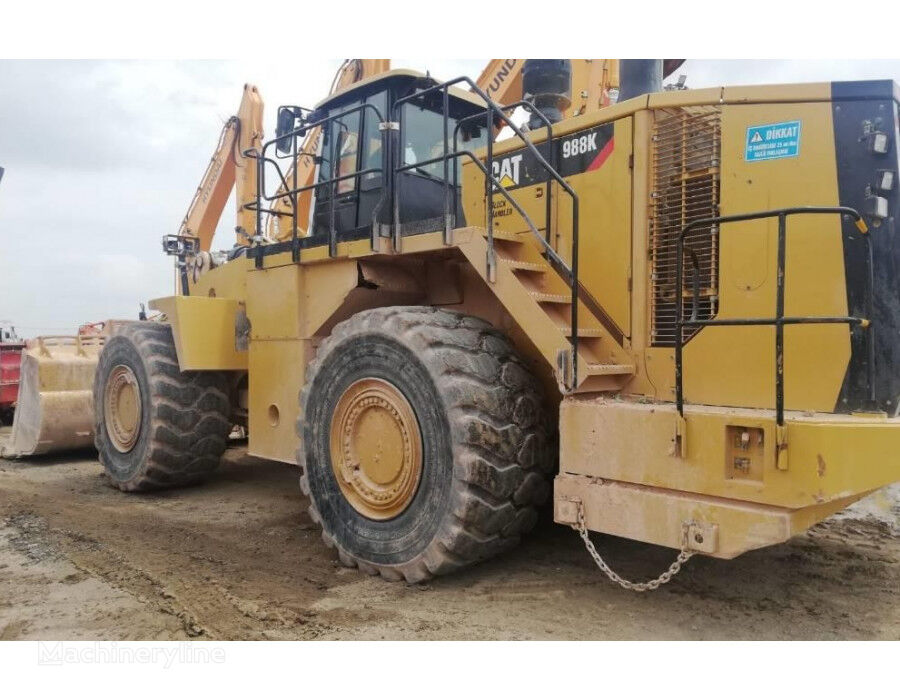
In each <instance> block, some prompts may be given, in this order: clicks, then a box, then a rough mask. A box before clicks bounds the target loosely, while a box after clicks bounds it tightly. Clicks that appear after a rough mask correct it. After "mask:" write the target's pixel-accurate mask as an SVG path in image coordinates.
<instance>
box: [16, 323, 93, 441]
mask: <svg viewBox="0 0 900 700" xmlns="http://www.w3.org/2000/svg"><path fill="white" fill-rule="evenodd" d="M103 341H104V338H103V337H101V336H99V335H93V336H43V337H39V338H35V339H34V340H29V341H28V342H27V343H26V347H25V350H24V351H23V353H22V366H21V371H20V376H19V397H18V402H17V404H16V412H15V415H14V417H13V425H12V432H11V434H10V437H9V440H8V442H7V443H6V444H5V445H3V446H2V448H0V456H3V457H13V458H15V457H27V456H29V455H41V454H47V453H49V452H58V451H62V450H73V449H79V448H84V447H90V446H92V445H93V444H94V411H93V399H92V391H93V383H94V373H95V372H96V370H97V360H98V358H99V356H100V350H101V349H102V347H103Z"/></svg>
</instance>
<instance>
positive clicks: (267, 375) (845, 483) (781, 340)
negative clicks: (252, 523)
mask: <svg viewBox="0 0 900 700" xmlns="http://www.w3.org/2000/svg"><path fill="white" fill-rule="evenodd" d="M574 65H575V66H577V62H574ZM585 65H587V64H585ZM494 68H497V66H494ZM614 68H615V70H614V71H613V70H612V69H613V66H610V72H609V73H608V74H607V77H606V78H604V79H603V81H601V82H598V83H596V84H597V85H601V84H605V83H606V82H607V81H608V82H609V84H613V82H614V81H613V80H612V78H613V77H615V79H616V81H617V82H618V89H619V92H620V97H621V99H620V101H618V102H617V103H615V104H610V105H607V106H602V107H601V106H599V105H597V108H596V109H592V108H591V105H587V106H586V108H585V109H582V108H581V107H577V106H576V107H575V108H574V110H573V105H576V103H577V102H578V98H575V97H574V96H573V94H572V89H571V88H572V80H573V77H572V76H573V73H574V67H573V62H570V61H568V60H565V59H563V60H527V61H525V62H524V63H523V64H522V66H521V70H520V72H519V73H518V76H519V77H517V78H515V81H518V80H519V79H521V88H515V89H521V92H522V94H523V95H524V96H526V99H527V97H528V96H530V97H531V99H530V100H528V104H527V105H526V106H525V108H526V109H527V111H529V112H530V115H529V127H530V128H529V129H528V130H527V131H526V130H523V129H522V128H520V127H519V126H517V125H516V124H515V122H513V121H512V120H511V119H510V118H509V116H508V114H507V111H508V110H504V107H502V106H501V105H499V104H497V103H496V102H494V101H493V100H492V99H491V98H490V95H489V94H488V93H489V92H490V91H486V90H484V89H482V87H479V86H478V84H476V83H475V82H474V81H470V80H468V79H460V80H457V81H453V82H452V83H439V82H438V81H436V80H434V79H432V78H430V77H427V76H423V75H421V74H418V73H415V72H412V71H403V70H393V71H389V72H387V73H383V74H380V75H378V76H375V77H371V78H369V79H366V80H362V81H360V82H358V83H355V84H353V85H350V86H348V87H346V88H345V89H343V90H341V91H338V92H337V93H335V94H334V95H332V96H330V97H329V98H328V99H326V100H325V101H324V102H322V103H320V104H319V105H317V106H316V107H315V108H314V109H300V108H297V107H283V108H281V110H280V112H279V120H278V122H279V129H278V133H277V134H276V137H275V138H273V139H271V140H269V141H265V142H263V141H262V137H261V135H260V136H259V138H258V139H257V141H256V142H255V143H254V144H253V145H251V146H250V147H249V148H247V149H246V150H244V151H243V152H242V157H244V158H247V159H251V160H253V162H255V163H256V166H257V168H256V180H255V182H256V188H255V191H254V192H253V193H252V196H247V192H243V193H242V192H241V191H240V190H239V207H240V208H241V211H242V212H243V213H245V214H246V212H252V213H253V215H254V217H255V223H252V224H251V223H250V222H248V223H247V224H246V226H251V227H252V228H245V231H246V233H247V234H249V235H248V236H246V238H245V239H244V240H242V239H240V238H239V239H238V245H237V246H236V247H235V248H233V249H232V250H230V251H227V252H226V253H221V254H214V255H210V254H208V253H206V251H205V250H204V245H205V239H203V238H201V237H200V236H196V235H184V234H182V235H179V236H170V237H166V239H165V241H164V247H165V249H166V252H168V253H169V254H171V255H173V256H175V258H176V261H177V265H178V269H179V276H180V292H181V293H179V294H177V295H175V296H172V297H167V298H163V299H157V300H155V301H154V302H152V306H153V307H154V308H155V309H157V310H159V311H161V312H163V313H165V316H166V319H167V322H166V323H165V324H160V323H136V324H126V325H124V326H122V327H120V328H119V329H117V331H116V333H115V335H113V337H111V338H110V339H109V341H108V342H107V343H106V345H105V347H104V349H103V352H102V354H101V357H100V362H99V366H98V371H97V375H96V379H95V384H94V404H95V407H96V409H97V410H96V420H95V430H96V435H97V446H98V449H99V450H100V456H101V460H102V461H103V463H104V465H105V468H106V470H107V473H108V474H109V476H110V478H111V479H112V481H113V482H114V483H115V484H116V485H117V486H119V487H120V488H122V489H123V490H144V489H148V488H158V487H164V486H171V485H178V484H182V483H187V482H193V481H198V480H201V479H202V478H204V477H205V476H206V475H207V474H208V473H209V472H210V471H211V470H212V469H214V468H215V466H216V464H217V463H218V459H219V456H220V455H221V453H222V451H223V450H224V447H225V437H226V435H227V432H228V429H229V427H230V426H231V424H232V423H234V422H243V423H245V424H246V426H247V428H248V434H249V443H248V449H249V451H250V453H251V454H254V455H258V456H261V457H266V458H269V459H275V460H280V461H284V462H288V463H297V464H299V465H300V467H301V470H302V478H301V485H302V487H303V490H304V493H306V495H308V496H309V498H310V502H311V505H310V513H311V515H312V517H313V518H314V520H315V521H316V522H317V523H319V524H320V525H321V526H322V529H323V537H324V539H325V541H326V543H327V544H329V545H333V546H335V547H336V548H337V551H338V553H339V556H340V558H341V560H342V561H343V562H344V563H345V564H347V565H351V566H359V567H360V568H361V569H362V570H364V571H367V572H370V573H379V574H381V575H382V576H384V577H385V578H388V579H391V580H394V579H401V578H405V579H406V580H408V581H419V580H422V579H425V578H428V577H430V576H433V575H437V574H443V573H447V572H450V571H454V570H456V569H459V568H460V567H463V566H466V565H468V564H471V563H474V562H477V561H480V560H482V559H485V558H487V557H489V556H492V555H494V554H496V553H498V552H500V551H504V550H506V549H508V548H509V547H510V546H512V545H514V544H515V543H516V542H517V541H518V540H519V538H520V537H521V535H522V534H524V533H525V532H527V531H528V530H529V529H530V528H531V527H532V526H533V524H534V522H535V520H536V517H537V508H538V507H539V505H540V504H541V503H542V502H543V501H544V500H545V499H546V498H547V497H548V496H549V495H550V493H551V483H552V494H553V500H554V513H555V519H556V520H557V522H560V523H564V524H567V525H571V526H573V527H576V528H577V529H579V530H580V531H581V533H582V537H583V538H584V539H585V541H586V544H588V547H589V550H590V551H591V553H592V554H593V555H594V556H595V558H596V559H597V560H598V563H601V565H602V566H604V567H605V564H603V563H602V560H601V559H600V558H599V555H597V554H596V550H594V549H593V545H592V544H591V543H590V540H589V539H588V536H587V533H588V531H589V530H593V531H599V532H605V533H611V534H616V535H621V536H624V537H629V538H633V539H636V540H641V541H645V542H652V543H655V544H660V545H665V546H668V547H672V548H674V549H677V550H680V553H679V556H678V559H677V560H676V562H675V564H674V565H673V568H672V569H671V570H670V571H669V572H667V574H665V575H664V576H663V577H661V579H659V580H657V581H654V582H650V583H649V584H647V585H646V586H640V585H639V586H636V587H637V588H638V589H639V590H644V589H646V588H653V587H655V586H656V585H659V583H660V582H664V581H665V580H668V578H669V577H670V576H671V575H672V572H673V571H676V570H677V567H678V566H680V564H681V563H683V562H684V561H685V560H686V559H687V558H688V557H689V556H691V555H692V554H694V553H698V552H699V553H703V554H707V555H710V556H715V557H721V558H730V557H734V556H736V555H738V554H740V553H742V552H745V551H747V550H751V549H754V548H757V547H762V546H766V545H771V544H774V543H777V542H781V541H784V540H785V539H787V538H789V537H790V536H792V535H793V534H795V533H798V532H801V531H802V530H803V529H805V528H808V527H809V526H811V525H812V524H814V523H816V522H818V521H820V520H821V519H823V518H825V517H826V516H828V515H829V514H831V513H834V512H835V511H837V510H839V509H841V508H843V507H845V506H846V505H848V504H849V503H851V502H853V501H854V500H857V499H859V498H861V497H862V496H864V495H865V494H867V493H870V492H871V491H872V490H874V489H877V488H879V487H880V486H883V485H885V484H889V483H891V482H893V481H897V480H898V479H900V422H898V420H900V419H898V418H896V417H895V416H896V414H897V410H898V406H897V400H898V398H900V371H898V367H900V357H897V355H898V353H900V349H898V348H897V347H896V344H895V343H894V342H893V338H894V337H895V335H896V333H897V332H900V305H898V303H897V298H898V297H897V288H896V284H897V283H896V281H895V280H896V278H895V275H894V274H893V262H892V261H893V260H894V257H895V255H896V253H895V251H894V242H893V235H892V234H893V225H894V224H893V221H894V219H893V216H894V215H895V213H896V212H897V207H898V204H900V202H898V195H897V191H898V188H897V184H896V179H897V172H898V156H897V138H898V116H897V110H898V102H900V91H898V88H897V86H896V85H895V84H894V83H892V82H890V81H884V82H866V83H821V84H811V85H780V86H760V87H747V88H741V87H724V88H715V89H704V90H678V91H671V92H662V91H660V88H661V79H662V74H663V71H664V69H663V62H662V61H660V60H652V61H621V62H618V64H616V65H615V66H614ZM494 91H495V92H496V90H494ZM598 94H602V91H601V92H600V93H598ZM591 99H594V100H595V99H598V98H596V96H595V97H594V98H591ZM600 99H601V102H602V98H600ZM567 110H573V111H574V112H578V113H577V114H573V113H572V112H571V111H570V112H568V113H567ZM582 112H583V113H582ZM501 128H508V129H510V130H511V131H512V132H513V136H512V137H511V138H508V139H504V140H502V141H497V142H495V141H494V135H495V134H496V133H498V131H500V130H501ZM315 129H318V130H320V132H319V133H320V134H321V138H320V139H319V140H318V142H317V143H316V148H315V156H314V157H312V162H313V164H314V166H315V167H314V173H313V175H312V177H311V178H309V179H307V180H302V179H301V178H299V177H297V178H296V179H295V178H294V177H293V175H291V176H290V177H287V176H285V173H289V172H292V170H291V169H292V168H294V170H293V172H296V168H295V166H296V164H297V163H298V158H300V154H301V152H302V149H303V148H304V146H302V139H304V138H306V139H309V138H310V134H311V133H313V132H314V130H315ZM304 157H305V156H304ZM249 181H250V179H249V178H248V179H246V180H245V182H249ZM304 182H306V184H303V183H304ZM307 206H308V209H307V210H306V211H307V213H308V215H307V217H306V220H305V221H301V219H302V218H303V217H302V216H301V213H302V212H303V211H304V207H307ZM267 216H268V217H270V218H275V219H277V220H278V221H279V222H280V223H279V224H278V226H279V230H280V231H281V234H280V235H279V236H277V237H275V238H273V237H270V236H266V235H264V233H265V224H264V221H265V217H267ZM248 218H249V217H248ZM283 222H288V226H287V228H285V227H284V223H283ZM285 231H287V232H289V235H285V234H284V232H285ZM239 233H240V232H239ZM204 254H206V255H207V256H208V260H207V262H206V263H204V264H203V265H200V266H199V267H198V266H197V262H196V261H197V260H198V259H199V258H200V257H202V256H203V255H204ZM557 444H558V450H556V449H555V447H554V446H555V445H557ZM607 571H608V569H607ZM610 575H611V576H612V577H613V578H616V577H615V575H614V574H611V572H610ZM620 582H622V581H621V580H620ZM623 583H626V584H627V582H623ZM628 585H629V586H631V587H635V586H632V585H631V584H628Z"/></svg>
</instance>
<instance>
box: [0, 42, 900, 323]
mask: <svg viewBox="0 0 900 700" xmlns="http://www.w3.org/2000/svg"><path fill="white" fill-rule="evenodd" d="M339 63H340V60H339V59H327V60H309V59H306V58H304V60H303V62H302V67H298V66H300V64H299V63H298V62H297V61H286V60H277V61H276V60H267V61H255V62H254V61H251V62H244V61H240V62H239V61H188V62H179V61H0V96H2V103H0V166H2V167H5V168H6V175H5V177H4V178H3V181H2V183H0V245H2V248H0V255H2V274H0V317H2V318H9V319H11V320H12V321H13V322H15V323H16V324H17V325H18V326H19V327H21V328H22V329H23V330H24V331H25V332H27V333H28V334H30V335H34V334H36V333H38V332H51V331H52V332H60V331H61V330H65V329H71V330H72V331H74V330H75V329H76V328H77V326H78V325H79V324H81V323H83V322H86V321H91V320H99V319H103V318H107V317H134V316H135V315H136V313H137V309H138V303H139V302H141V301H146V300H147V299H149V298H153V297H156V296H163V295H166V294H169V293H171V289H172V263H171V260H170V259H168V258H166V257H165V256H164V255H163V254H162V252H161V249H160V239H161V237H162V236H163V235H164V234H168V233H175V232H176V231H177V229H178V225H179V223H180V222H181V219H182V217H183V215H184V211H185V209H186V207H187V205H188V202H189V201H190V198H191V196H192V195H193V193H194V190H195V189H196V187H197V184H198V182H199V180H200V177H201V175H202V174H203V171H204V169H205V167H206V165H207V163H208V161H209V157H210V155H211V153H212V150H213V148H214V146H215V144H216V141H217V138H218V134H219V130H220V128H221V126H222V124H223V123H224V121H225V120H226V119H227V118H228V116H229V115H231V114H232V113H233V112H234V111H235V110H236V109H237V106H238V102H239V100H240V97H241V90H242V86H243V84H244V83H245V82H253V83H255V84H257V85H258V86H259V88H260V90H261V92H262V95H263V97H264V99H265V101H266V104H267V106H268V107H267V110H266V114H267V119H266V122H267V124H266V126H267V131H268V133H271V132H272V129H273V126H274V124H273V123H274V118H275V108H276V107H277V106H278V105H279V104H288V103H290V104H301V105H306V106H311V105H313V104H315V103H317V102H318V101H319V100H321V99H322V97H324V95H325V93H326V92H327V90H328V88H329V86H330V84H331V80H332V77H333V75H334V71H335V70H336V69H337V67H338V65H339ZM484 63H485V61H483V60H476V59H466V60H454V59H396V60H395V61H394V65H395V66H398V67H399V66H408V67H414V68H418V69H419V70H426V69H427V70H429V71H430V72H431V73H432V75H434V76H435V77H438V78H445V79H446V78H451V77H456V76H458V75H462V74H468V75H469V76H470V77H472V78H477V76H478V74H479V73H480V71H481V68H482V67H483V65H484ZM680 72H686V73H687V75H688V85H689V86H691V87H704V86H708V85H719V84H747V83H763V82H769V83H773V82H780V83H784V82H798V81H812V80H816V81H819V80H826V81H827V80H834V79H842V80H850V79H870V78H897V77H898V76H900V61H865V62H863V61H846V60H842V61H696V60H691V61H688V63H687V64H685V66H684V67H683V68H682V69H681V71H680ZM232 225H233V208H232V207H230V208H228V209H226V212H225V214H224V216H223V222H222V225H221V227H220V231H221V233H220V235H219V236H218V237H217V243H220V244H221V245H222V246H223V247H224V246H228V245H229V244H230V241H229V240H228V238H229V237H230V231H231V227H232Z"/></svg>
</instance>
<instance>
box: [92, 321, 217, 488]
mask: <svg viewBox="0 0 900 700" xmlns="http://www.w3.org/2000/svg"><path fill="white" fill-rule="evenodd" d="M229 409H230V406H229V398H228V380H227V375H226V374H224V373H222V372H182V371H181V370H180V369H179V367H178V358H177V357H176V354H175V343H174V341H173V340H172V329H171V328H170V327H169V326H168V325H166V324H163V323H153V322H148V321H143V322H139V323H127V324H123V325H121V326H118V327H117V328H116V329H115V331H114V334H113V335H112V336H111V337H110V338H109V339H108V340H107V341H106V343H105V345H104V347H103V351H102V352H101V353H100V360H99V362H98V364H97V374H96V375H95V377H94V435H95V437H94V443H95V444H96V446H97V450H98V451H99V453H100V461H101V462H102V463H103V466H104V468H105V470H106V474H107V476H108V477H109V479H110V481H111V482H112V483H113V484H114V485H115V486H116V487H118V488H119V489H121V490H122V491H149V490H153V489H161V488H167V487H172V486H185V485H188V484H194V483H198V482H200V481H203V480H204V479H205V478H206V477H207V476H208V475H209V474H210V473H211V472H212V471H213V470H214V469H215V468H216V467H217V466H218V464H219V459H220V457H221V456H222V453H223V452H224V451H225V446H226V440H227V438H228V433H229V431H230V428H231V424H230V422H229V419H228V417H229Z"/></svg>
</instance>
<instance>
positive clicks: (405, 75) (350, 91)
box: [316, 68, 487, 110]
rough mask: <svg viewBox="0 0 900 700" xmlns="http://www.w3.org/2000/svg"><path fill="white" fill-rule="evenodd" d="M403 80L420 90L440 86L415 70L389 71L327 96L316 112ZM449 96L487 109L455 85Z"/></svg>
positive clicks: (481, 102)
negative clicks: (382, 83)
mask: <svg viewBox="0 0 900 700" xmlns="http://www.w3.org/2000/svg"><path fill="white" fill-rule="evenodd" d="M403 79H406V80H407V81H408V82H409V83H410V84H412V85H415V86H416V87H418V88H421V89H425V88H428V87H431V86H433V85H439V84H440V83H439V82H438V81H437V80H435V79H434V78H432V77H431V76H430V75H426V74H425V73H420V72H419V71H415V70H409V69H407V68H396V69H394V70H389V71H386V72H384V73H379V74H378V75H373V76H371V77H369V78H365V79H364V80H360V81H359V82H357V83H353V84H352V85H348V86H347V87H345V88H343V89H341V90H338V91H337V92H336V93H334V94H333V95H329V96H328V97H326V98H325V99H324V100H322V101H321V102H319V103H318V104H317V105H316V109H317V110H318V109H322V108H325V107H328V106H330V105H331V104H332V103H333V102H338V101H340V102H343V101H344V100H346V99H347V98H350V97H353V96H354V95H355V94H356V93H371V92H372V90H371V87H372V86H373V85H374V84H376V83H380V82H391V83H394V82H400V81H403ZM450 94H451V95H452V96H453V97H455V98H457V99H460V100H464V101H466V102H468V103H469V104H471V105H472V106H473V107H477V108H478V109H480V110H483V109H485V108H486V107H487V104H486V103H485V102H484V100H482V99H481V98H480V97H479V96H478V95H476V94H475V93H473V92H469V91H468V90H463V89H462V88H460V87H457V86H456V85H452V86H451V87H450Z"/></svg>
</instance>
